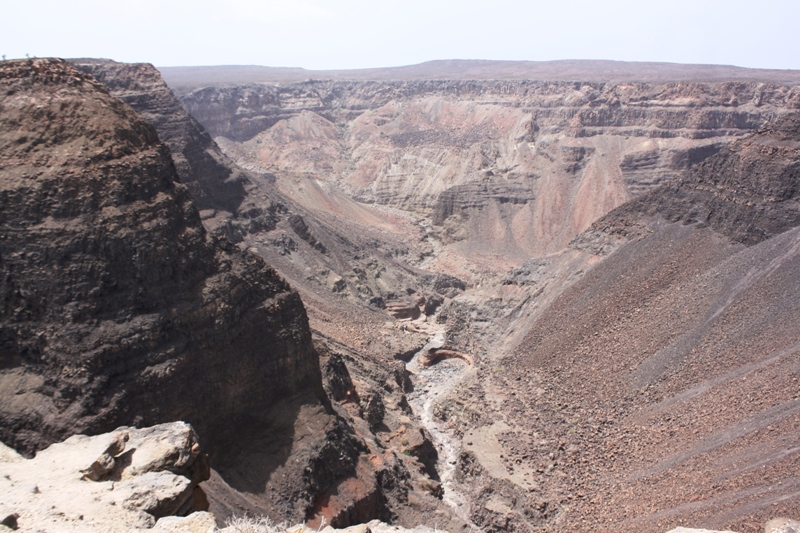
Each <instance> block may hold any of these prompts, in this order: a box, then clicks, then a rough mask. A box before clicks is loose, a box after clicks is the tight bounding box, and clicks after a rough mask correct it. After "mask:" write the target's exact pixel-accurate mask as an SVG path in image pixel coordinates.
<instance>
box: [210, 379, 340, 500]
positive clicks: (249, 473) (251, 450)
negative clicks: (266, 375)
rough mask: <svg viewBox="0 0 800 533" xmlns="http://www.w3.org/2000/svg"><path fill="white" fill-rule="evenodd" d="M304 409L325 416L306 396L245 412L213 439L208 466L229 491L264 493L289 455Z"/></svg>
mask: <svg viewBox="0 0 800 533" xmlns="http://www.w3.org/2000/svg"><path fill="white" fill-rule="evenodd" d="M304 408H305V411H317V410H319V411H320V412H319V413H318V415H319V416H320V417H326V416H327V415H326V413H325V412H324V409H323V408H322V407H321V406H320V404H319V400H317V398H316V397H314V396H313V395H307V394H306V395H301V396H298V397H294V398H291V399H286V400H283V401H281V402H279V403H278V404H276V405H275V406H274V407H273V408H272V409H270V410H269V411H268V412H266V413H248V414H247V415H245V416H243V417H242V419H240V420H238V421H237V422H236V423H235V424H232V425H231V428H230V431H228V432H226V433H224V434H222V435H219V438H215V440H216V441H217V444H216V445H214V446H213V448H212V457H211V461H212V465H213V466H214V468H216V470H217V471H218V472H219V474H220V475H221V476H222V478H223V479H224V480H225V482H226V483H227V484H228V485H230V486H231V488H233V489H235V490H237V491H240V492H246V493H250V494H260V493H262V492H264V491H265V490H266V487H267V484H268V483H269V481H270V478H271V476H272V474H273V473H274V472H275V471H276V470H277V469H279V468H281V467H282V466H285V465H286V462H287V460H288V459H289V456H290V455H291V453H292V448H293V447H294V444H295V441H296V440H298V439H296V434H297V431H296V426H297V425H298V423H300V422H301V420H300V419H301V418H306V416H303V417H301V412H302V411H304ZM312 417H313V415H312ZM301 444H302V443H298V445H301Z"/></svg>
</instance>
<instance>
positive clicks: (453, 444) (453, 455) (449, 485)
mask: <svg viewBox="0 0 800 533" xmlns="http://www.w3.org/2000/svg"><path fill="white" fill-rule="evenodd" d="M430 333H431V336H430V338H429V339H428V342H427V343H426V344H425V346H423V347H422V349H421V350H420V351H419V352H417V353H416V354H415V355H414V357H413V358H412V359H411V361H410V362H409V363H408V365H407V367H406V368H407V369H408V370H409V372H411V374H412V381H413V383H414V391H413V392H411V393H410V394H408V402H409V404H410V405H411V408H412V409H413V410H414V413H416V415H417V416H418V417H419V419H420V422H421V423H422V425H423V427H425V429H427V430H428V432H429V433H430V435H431V440H432V441H433V445H434V446H435V447H436V451H437V452H438V454H439V459H438V461H437V464H436V471H437V472H438V473H439V480H440V481H441V484H442V488H443V489H444V495H443V497H442V500H443V501H444V502H445V503H447V504H448V505H450V507H452V509H453V511H454V513H455V514H456V516H458V517H459V518H461V519H462V520H463V521H464V522H466V523H467V524H470V525H472V522H471V520H470V518H469V514H470V508H469V500H468V499H467V497H466V496H465V495H464V494H462V493H460V492H459V491H458V489H457V484H456V482H455V479H454V478H455V472H456V465H457V463H458V455H459V454H460V453H461V439H459V438H457V437H456V436H455V435H454V434H453V431H452V430H451V429H450V428H448V427H447V425H446V424H444V423H442V421H441V420H439V419H437V418H436V417H435V416H434V414H433V411H434V403H435V402H436V400H437V399H438V398H439V397H441V396H443V395H445V394H447V393H448V392H450V390H452V389H453V387H455V386H456V385H457V384H458V383H459V382H460V381H461V379H462V378H463V377H464V375H465V373H466V371H467V368H468V366H469V365H467V363H465V362H464V361H461V360H459V359H447V360H444V361H440V362H438V363H435V364H433V365H431V366H428V367H426V366H423V365H422V364H420V358H421V356H422V355H423V354H426V353H427V352H428V350H430V349H433V348H441V347H442V346H444V339H445V332H444V329H438V330H434V331H431V332H430ZM473 527H474V526H473Z"/></svg>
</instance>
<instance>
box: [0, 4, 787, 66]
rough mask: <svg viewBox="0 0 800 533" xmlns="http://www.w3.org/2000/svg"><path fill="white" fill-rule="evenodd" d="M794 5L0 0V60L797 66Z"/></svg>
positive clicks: (323, 64)
mask: <svg viewBox="0 0 800 533" xmlns="http://www.w3.org/2000/svg"><path fill="white" fill-rule="evenodd" d="M798 23H800V0H760V1H753V0H747V1H744V0H724V1H723V0H671V1H669V2H654V1H648V0H635V1H634V0H631V1H628V0H606V1H603V0H592V1H589V0H572V1H568V0H566V1H565V0H549V1H540V0H531V1H520V0H493V1H485V0H484V1H473V0H458V1H456V0H452V1H451V0H328V1H322V0H261V1H257V0H226V1H224V2H211V1H206V0H192V1H185V0H174V1H172V0H26V1H24V2H23V1H21V0H3V2H2V4H0V54H5V55H6V56H7V57H8V58H15V57H24V56H25V54H30V55H31V56H34V55H35V56H39V57H43V56H60V57H105V58H111V59H116V60H118V61H130V62H134V61H146V62H149V63H154V64H155V65H157V66H174V65H220V64H228V65H230V64H255V65H269V66H297V67H305V68H309V69H342V68H365V67H380V66H396V65H409V64H414V63H420V62H422V61H427V60H431V59H522V60H535V61H542V60H552V59H616V60H625V61H670V62H678V63H717V64H731V65H738V66H743V67H761V68H781V69H786V68H791V69H800V36H798Z"/></svg>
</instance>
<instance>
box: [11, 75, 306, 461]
mask: <svg viewBox="0 0 800 533" xmlns="http://www.w3.org/2000/svg"><path fill="white" fill-rule="evenodd" d="M0 346H2V350H0V397H2V401H0V440H2V441H3V442H6V443H8V444H10V445H12V446H14V447H15V448H17V449H19V450H23V451H25V452H32V451H34V450H36V449H39V448H42V447H43V446H45V445H47V444H49V443H51V442H54V441H57V440H61V439H63V438H65V437H66V436H68V435H70V434H75V433H97V432H102V431H109V430H111V429H113V428H115V427H117V426H120V425H131V424H136V425H142V424H144V425H150V424H156V423H160V422H164V421H172V420H186V421H188V422H190V423H191V424H192V425H193V426H194V427H195V428H196V429H197V430H198V433H199V434H200V436H201V438H203V440H204V442H205V443H206V444H207V446H208V448H210V449H211V450H212V451H213V450H214V449H220V448H221V447H224V446H225V445H226V444H228V443H229V442H230V441H232V440H234V439H235V438H236V435H237V430H238V428H239V427H240V426H242V425H246V423H247V421H252V420H254V419H258V417H259V416H261V415H263V413H265V412H266V411H267V410H268V409H269V407H271V406H272V405H273V404H274V403H275V402H277V401H278V400H280V399H283V398H286V397H290V396H292V395H295V394H298V393H301V392H303V391H305V392H307V393H311V397H312V398H313V393H314V392H315V391H317V390H321V381H320V379H321V378H320V371H319V366H318V356H317V354H316V352H315V351H314V349H313V347H312V345H311V334H310V331H309V328H308V323H307V318H306V314H305V310H304V308H303V304H302V302H301V301H300V298H299V296H298V295H297V293H296V292H294V291H292V290H291V289H290V288H289V286H288V285H287V284H286V283H285V282H284V281H283V280H282V279H281V278H280V277H278V275H277V274H276V273H275V272H274V271H273V270H272V269H271V268H270V267H268V266H267V265H266V264H265V263H264V262H263V260H261V259H260V258H258V257H256V256H254V255H253V254H251V253H248V252H239V251H237V250H236V249H235V248H232V247H230V246H229V245H226V244H224V243H222V242H217V241H216V240H214V239H213V238H211V237H210V236H209V235H208V234H207V233H206V231H205V230H204V229H203V226H202V225H201V223H200V217H199V215H198V211H197V209H196V208H195V206H194V204H193V203H192V202H191V201H190V199H189V194H188V192H187V188H186V187H185V186H184V185H181V184H180V183H178V176H177V174H176V172H175V167H174V165H173V162H172V159H171V157H170V153H169V150H168V148H167V147H166V146H165V145H164V144H162V143H161V142H160V141H159V139H158V136H157V134H156V131H155V130H154V129H153V127H152V126H150V125H149V124H148V123H146V122H145V121H144V120H142V118H141V117H139V116H138V115H137V114H136V113H135V112H134V111H133V110H132V109H131V108H129V107H128V106H127V105H125V104H124V103H123V102H121V101H119V100H117V99H116V98H114V97H112V96H110V95H109V93H108V91H107V90H106V89H105V88H104V87H103V86H102V85H100V84H99V83H98V82H97V81H95V80H94V79H93V78H92V77H91V76H89V75H87V74H84V73H82V72H80V71H78V70H76V69H75V68H73V67H72V66H70V65H69V64H68V63H66V62H64V61H61V60H55V59H35V60H29V61H7V62H3V63H1V64H0Z"/></svg>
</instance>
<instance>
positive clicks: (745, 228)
mask: <svg viewBox="0 0 800 533" xmlns="http://www.w3.org/2000/svg"><path fill="white" fill-rule="evenodd" d="M639 214H649V215H655V214H660V215H661V216H663V217H664V218H666V219H667V220H669V221H671V222H675V221H682V222H683V223H685V224H692V223H699V224H702V225H707V226H710V227H711V228H712V229H713V230H715V231H717V232H719V233H722V234H723V235H725V236H726V237H728V238H729V239H730V240H731V241H732V242H737V243H742V244H746V245H753V244H756V243H759V242H761V241H763V240H765V239H768V238H769V237H772V236H774V235H777V234H779V233H781V232H784V231H786V230H787V229H790V228H793V227H795V226H798V225H800V114H792V115H787V116H786V117H784V118H782V119H781V120H779V121H778V122H776V123H775V124H773V125H771V126H769V127H768V128H765V129H763V130H761V131H759V132H758V133H756V134H753V135H751V136H750V137H747V138H746V139H742V140H740V141H737V142H736V143H734V144H732V145H731V146H730V147H727V148H724V149H722V151H720V152H719V153H718V154H716V155H714V156H712V157H710V158H708V159H707V160H706V161H704V162H703V163H701V164H699V165H697V166H696V167H694V168H693V169H692V170H691V171H690V172H689V173H687V175H686V176H685V177H683V178H681V179H679V180H676V181H675V182H673V183H670V184H667V185H665V186H662V187H660V188H657V189H654V190H653V191H651V192H650V193H648V194H646V195H644V196H642V197H640V198H638V199H636V200H634V201H632V202H629V203H627V204H625V205H623V206H621V207H619V208H618V209H617V210H615V211H612V212H611V213H609V215H607V216H606V217H605V218H603V219H601V220H600V221H598V222H597V223H595V225H594V226H593V228H592V230H598V229H600V230H602V231H604V232H606V233H615V232H616V233H619V232H620V231H621V228H624V227H625V226H626V225H627V221H629V220H632V219H635V218H636V217H637V216H638V215H639Z"/></svg>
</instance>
